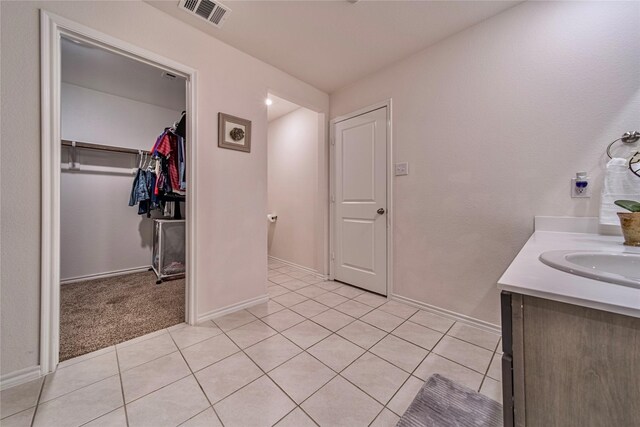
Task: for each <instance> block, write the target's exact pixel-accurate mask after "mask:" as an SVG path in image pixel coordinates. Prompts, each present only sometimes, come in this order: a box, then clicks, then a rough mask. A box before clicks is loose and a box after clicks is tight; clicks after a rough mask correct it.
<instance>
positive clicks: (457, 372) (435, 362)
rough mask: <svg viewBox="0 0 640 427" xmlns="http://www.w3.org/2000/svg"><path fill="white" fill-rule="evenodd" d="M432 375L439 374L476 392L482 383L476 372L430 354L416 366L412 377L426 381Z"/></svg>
mask: <svg viewBox="0 0 640 427" xmlns="http://www.w3.org/2000/svg"><path fill="white" fill-rule="evenodd" d="M433 374H440V375H442V376H443V377H447V378H449V379H450V380H452V381H455V382H457V383H459V384H462V385H463V386H465V387H469V388H470V389H473V390H476V391H477V390H478V388H479V387H480V383H481V382H482V375H481V374H479V373H478V372H476V371H473V370H471V369H469V368H467V367H464V366H462V365H459V364H457V363H455V362H452V361H450V360H447V359H445V358H444V357H441V356H438V355H437V354H434V353H431V354H429V355H428V356H427V358H426V359H424V361H423V362H422V363H421V364H420V366H418V369H416V371H415V372H414V375H415V376H417V377H418V378H421V379H423V380H425V381H426V380H427V379H429V377H430V376H431V375H433Z"/></svg>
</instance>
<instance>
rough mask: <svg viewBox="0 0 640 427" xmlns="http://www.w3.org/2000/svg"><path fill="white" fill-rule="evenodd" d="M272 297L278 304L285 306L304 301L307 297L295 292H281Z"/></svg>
mask: <svg viewBox="0 0 640 427" xmlns="http://www.w3.org/2000/svg"><path fill="white" fill-rule="evenodd" d="M272 299H273V300H274V301H275V302H277V303H278V304H282V305H284V306H285V307H291V306H292V305H296V304H300V303H301V302H302V301H306V300H307V299H308V298H307V297H305V296H304V295H300V294H297V293H295V292H289V293H288V294H282V295H280V296H277V297H275V298H272Z"/></svg>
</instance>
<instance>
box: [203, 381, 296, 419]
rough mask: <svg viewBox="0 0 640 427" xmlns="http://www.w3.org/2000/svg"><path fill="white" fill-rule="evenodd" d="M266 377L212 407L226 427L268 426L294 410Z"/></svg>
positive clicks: (289, 401) (290, 403)
mask: <svg viewBox="0 0 640 427" xmlns="http://www.w3.org/2000/svg"><path fill="white" fill-rule="evenodd" d="M295 406H296V405H295V403H293V401H291V399H289V398H288V397H287V395H286V394H284V393H283V392H282V390H280V389H279V388H278V386H276V385H275V384H274V383H273V381H271V379H269V377H267V376H266V375H265V376H263V377H262V378H260V379H258V380H256V381H254V382H252V383H251V384H249V385H248V386H246V387H244V388H243V389H242V390H239V391H238V392H237V393H234V394H232V395H231V396H229V397H227V398H226V399H224V400H223V401H221V402H218V403H216V404H215V405H214V409H215V410H216V412H217V413H218V415H219V416H220V419H221V420H222V423H223V424H224V425H225V426H226V427H246V426H252V427H260V426H264V427H269V426H272V425H273V424H275V423H276V422H278V421H279V420H280V419H282V418H283V417H284V416H285V415H287V413H289V412H290V411H291V410H292V409H294V408H295Z"/></svg>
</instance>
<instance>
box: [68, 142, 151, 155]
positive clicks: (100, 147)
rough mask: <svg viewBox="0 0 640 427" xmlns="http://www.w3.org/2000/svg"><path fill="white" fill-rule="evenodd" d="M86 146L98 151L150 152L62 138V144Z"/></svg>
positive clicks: (85, 147)
mask: <svg viewBox="0 0 640 427" xmlns="http://www.w3.org/2000/svg"><path fill="white" fill-rule="evenodd" d="M74 144H75V147H76V148H84V149H87V150H97V151H110V152H112V153H128V154H145V153H146V154H149V151H147V150H136V149H135V148H126V147H117V146H115V145H104V144H94V143H92V142H79V141H69V140H67V139H63V140H62V146H64V147H74Z"/></svg>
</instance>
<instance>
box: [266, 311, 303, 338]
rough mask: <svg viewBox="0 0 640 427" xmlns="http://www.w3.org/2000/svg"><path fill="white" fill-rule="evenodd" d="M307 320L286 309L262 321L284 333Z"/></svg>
mask: <svg viewBox="0 0 640 427" xmlns="http://www.w3.org/2000/svg"><path fill="white" fill-rule="evenodd" d="M304 320H305V318H304V317H303V316H300V315H299V314H298V313H295V312H293V311H291V310H289V309H284V310H282V311H279V312H277V313H275V314H270V315H269V316H266V317H263V318H262V321H263V322H265V323H266V324H267V325H269V326H271V327H272V328H273V329H275V330H276V331H279V332H282V331H284V330H285V329H289V328H290V327H292V326H293V325H297V324H298V323H300V322H303V321H304Z"/></svg>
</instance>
